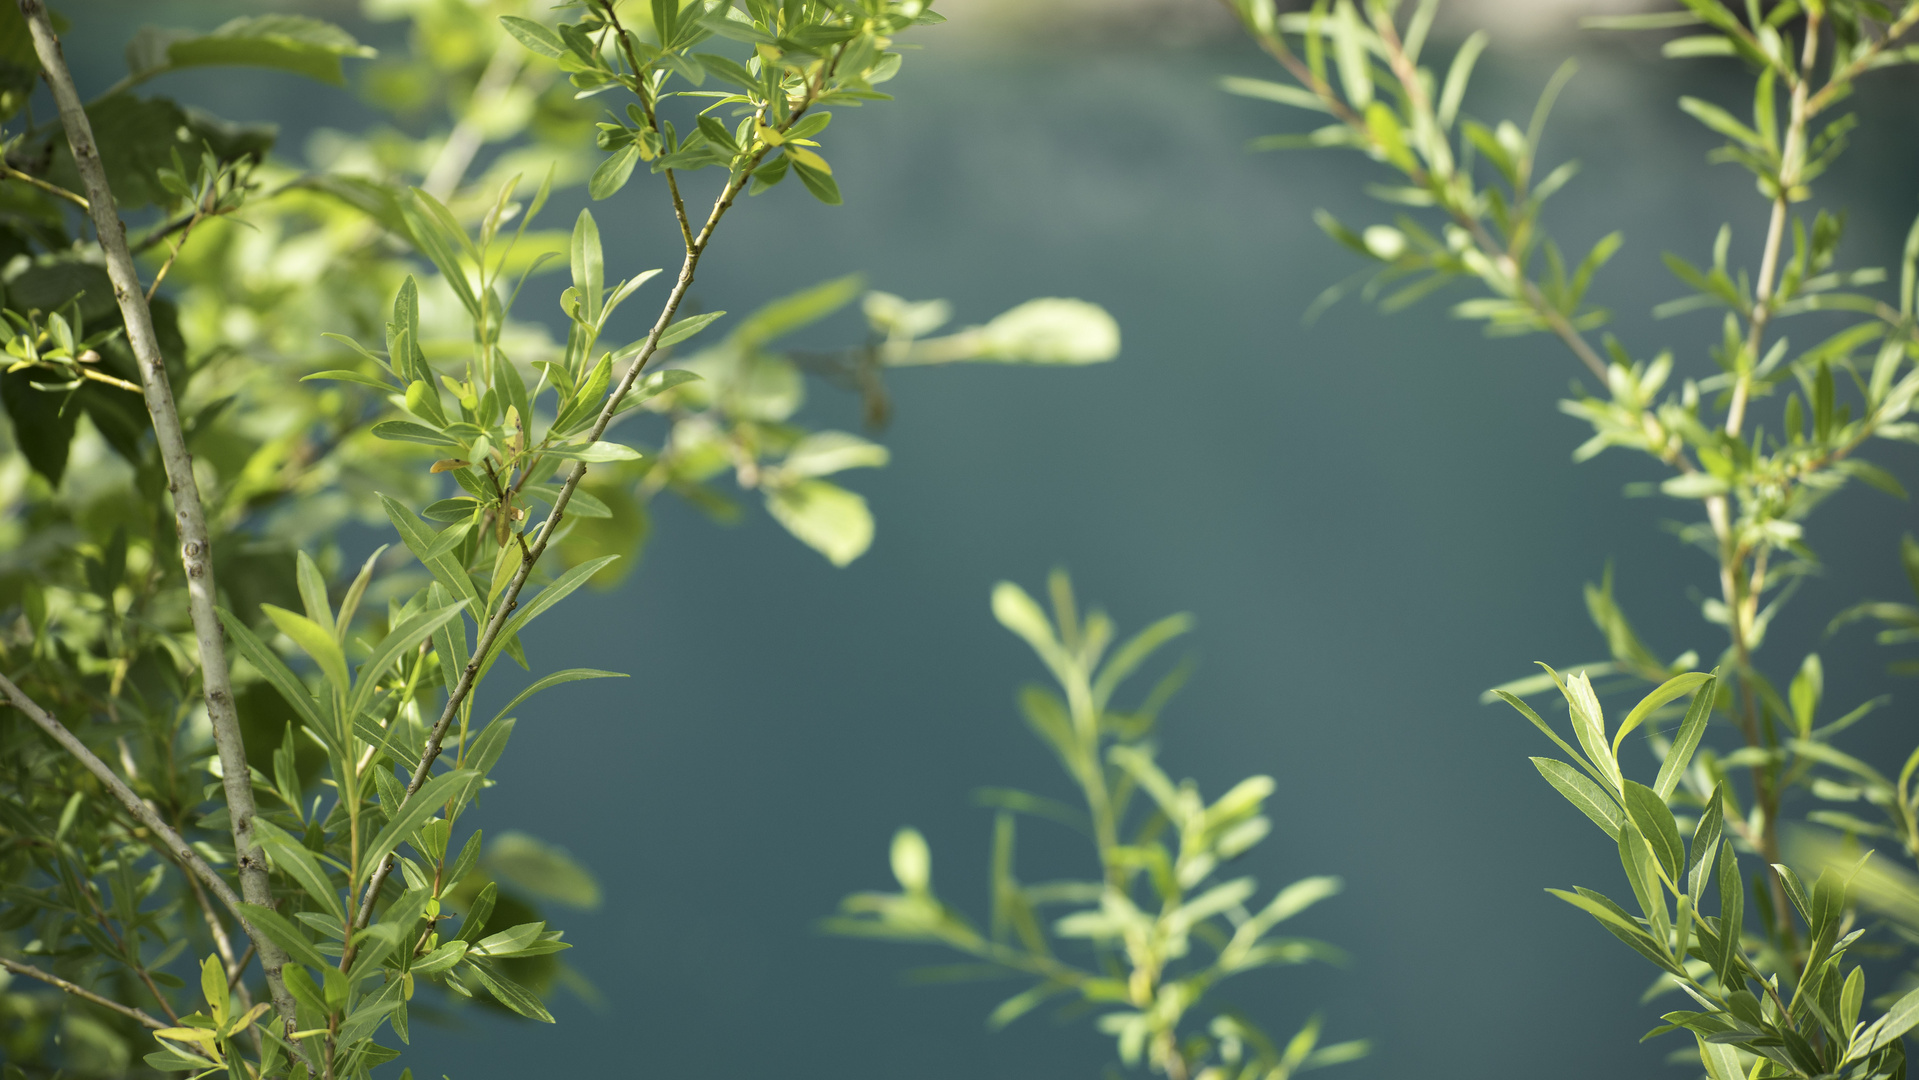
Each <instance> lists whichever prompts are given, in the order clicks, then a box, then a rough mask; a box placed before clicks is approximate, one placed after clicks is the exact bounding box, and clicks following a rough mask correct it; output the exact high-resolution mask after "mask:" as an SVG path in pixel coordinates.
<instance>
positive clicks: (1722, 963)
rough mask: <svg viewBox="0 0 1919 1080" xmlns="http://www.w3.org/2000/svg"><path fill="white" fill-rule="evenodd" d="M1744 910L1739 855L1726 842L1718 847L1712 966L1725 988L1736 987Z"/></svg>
mask: <svg viewBox="0 0 1919 1080" xmlns="http://www.w3.org/2000/svg"><path fill="white" fill-rule="evenodd" d="M1745 910H1746V882H1745V879H1743V878H1741V877H1740V876H1739V855H1738V853H1737V852H1735V851H1734V850H1733V846H1732V840H1731V839H1730V838H1729V839H1726V840H1722V841H1720V844H1719V956H1718V957H1717V958H1716V959H1715V960H1714V962H1713V970H1715V971H1716V972H1718V973H1719V981H1720V982H1722V983H1724V984H1725V985H1727V986H1738V985H1740V981H1739V969H1740V966H1741V960H1740V957H1741V955H1742V953H1741V951H1740V948H1739V937H1740V930H1741V928H1742V927H1743V925H1744V921H1745V917H1746V916H1745Z"/></svg>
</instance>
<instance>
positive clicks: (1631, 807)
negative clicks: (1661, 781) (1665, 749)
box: [1625, 780, 1686, 887]
mask: <svg viewBox="0 0 1919 1080" xmlns="http://www.w3.org/2000/svg"><path fill="white" fill-rule="evenodd" d="M1625 796H1626V798H1625V803H1626V816H1627V817H1629V818H1631V819H1632V823H1633V825H1634V826H1635V827H1636V828H1637V829H1638V830H1639V835H1640V836H1642V837H1644V838H1645V840H1646V844H1647V846H1649V847H1650V848H1652V854H1653V858H1655V859H1658V860H1659V866H1660V869H1662V870H1664V871H1665V872H1666V880H1667V881H1669V882H1673V883H1675V887H1676V885H1677V882H1678V881H1679V876H1680V869H1681V867H1683V866H1684V865H1685V862H1686V849H1685V847H1684V846H1682V845H1681V843H1680V840H1679V825H1678V823H1677V822H1675V821H1674V820H1673V816H1672V811H1671V810H1669V809H1667V808H1666V800H1664V799H1662V798H1660V797H1659V793H1658V792H1656V791H1654V790H1653V789H1651V788H1649V787H1647V786H1646V785H1644V784H1641V783H1639V782H1637V781H1634V780H1628V781H1626V786H1625Z"/></svg>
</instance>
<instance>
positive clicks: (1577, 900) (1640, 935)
mask: <svg viewBox="0 0 1919 1080" xmlns="http://www.w3.org/2000/svg"><path fill="white" fill-rule="evenodd" d="M1546 891H1547V892H1549V893H1551V894H1552V895H1554V896H1557V897H1558V898H1560V899H1561V900H1564V901H1565V902H1567V903H1568V904H1571V905H1572V906H1574V907H1576V908H1579V909H1580V910H1582V911H1584V912H1586V913H1587V914H1588V915H1591V916H1592V917H1593V918H1595V919H1597V920H1598V921H1599V924H1600V925H1601V926H1604V927H1605V928H1606V929H1607V930H1609V931H1611V932H1612V934H1613V936H1614V937H1617V938H1619V939H1620V940H1621V941H1624V942H1625V943H1626V944H1628V945H1631V946H1632V947H1633V949H1634V950H1636V951H1637V952H1639V954H1640V955H1642V956H1644V957H1646V959H1648V960H1651V961H1652V962H1653V963H1655V964H1658V965H1659V966H1660V967H1661V968H1664V969H1665V970H1667V971H1670V972H1673V973H1675V974H1679V975H1684V973H1685V969H1684V968H1681V967H1679V965H1678V964H1676V963H1675V962H1674V961H1673V960H1672V958H1671V957H1668V956H1665V955H1663V954H1662V953H1661V952H1660V951H1659V949H1658V947H1657V945H1656V944H1655V943H1654V942H1653V939H1652V938H1651V937H1650V936H1648V935H1647V933H1646V931H1645V930H1644V929H1642V928H1641V927H1640V925H1639V924H1638V923H1637V922H1636V921H1634V920H1633V918H1632V916H1630V915H1627V914H1626V913H1625V911H1624V909H1622V908H1620V906H1619V905H1618V904H1615V903H1613V902H1612V901H1610V900H1607V899H1606V898H1605V897H1603V896H1601V895H1599V894H1598V893H1595V892H1593V891H1591V890H1589V889H1579V890H1575V891H1573V892H1566V891H1565V890H1563V889H1547V890H1546Z"/></svg>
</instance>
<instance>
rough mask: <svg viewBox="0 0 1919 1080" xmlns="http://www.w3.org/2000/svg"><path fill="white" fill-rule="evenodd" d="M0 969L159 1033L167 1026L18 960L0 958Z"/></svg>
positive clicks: (133, 1009)
mask: <svg viewBox="0 0 1919 1080" xmlns="http://www.w3.org/2000/svg"><path fill="white" fill-rule="evenodd" d="M0 968H6V969H7V970H8V971H11V972H13V973H14V974H15V975H25V976H26V977H27V978H29V979H39V980H40V981H41V982H43V983H46V984H47V985H48V986H51V987H55V988H57V989H60V990H65V991H66V992H67V993H69V994H72V995H73V996H74V997H77V998H79V999H80V1000H82V1001H91V1002H93V1003H94V1004H95V1005H98V1006H100V1007H101V1008H103V1009H112V1010H113V1011H114V1012H117V1013H119V1014H120V1015H121V1016H124V1017H126V1018H127V1019H129V1020H137V1021H139V1022H140V1023H142V1024H145V1025H146V1026H147V1027H150V1028H152V1029H153V1030H155V1031H159V1030H161V1029H162V1028H164V1027H166V1026H167V1025H166V1024H164V1023H162V1022H161V1021H159V1020H155V1019H154V1018H153V1017H151V1016H149V1015H147V1014H146V1013H144V1012H141V1011H140V1010H139V1009H136V1008H133V1007H132V1006H130V1005H122V1004H120V1003H119V1002H117V1001H115V1000H113V999H112V998H104V997H101V996H100V995H99V994H96V993H94V992H93V991H91V990H89V989H87V988H86V987H84V986H75V985H74V984H73V983H70V982H68V981H67V980H65V979H63V978H61V977H60V976H58V975H54V974H52V973H50V972H45V971H41V970H40V969H39V968H37V967H34V966H33V965H32V964H23V963H21V962H20V961H18V960H10V959H8V958H7V957H4V956H0Z"/></svg>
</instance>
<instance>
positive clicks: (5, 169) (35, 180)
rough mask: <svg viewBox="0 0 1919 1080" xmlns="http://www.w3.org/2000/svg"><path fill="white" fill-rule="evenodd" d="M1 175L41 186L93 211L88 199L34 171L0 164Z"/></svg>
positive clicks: (49, 192) (41, 188)
mask: <svg viewBox="0 0 1919 1080" xmlns="http://www.w3.org/2000/svg"><path fill="white" fill-rule="evenodd" d="M0 176H4V177H6V178H7V179H9V180H19V181H21V182H22V183H27V184H32V185H33V186H34V187H37V188H39V189H40V190H41V191H44V192H46V193H47V194H49V195H55V196H58V197H60V198H62V199H66V200H67V201H69V202H71V203H73V204H74V205H76V206H78V207H79V208H80V209H82V210H87V211H91V210H92V209H93V207H91V206H89V205H87V200H86V199H84V198H82V197H81V196H79V195H75V194H74V193H73V192H71V191H68V190H67V189H66V188H63V187H61V186H59V185H58V184H49V183H47V182H46V181H45V180H42V179H40V178H39V177H37V176H34V175H33V174H32V173H24V172H21V171H20V170H19V169H16V168H14V167H13V166H11V165H0Z"/></svg>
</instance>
